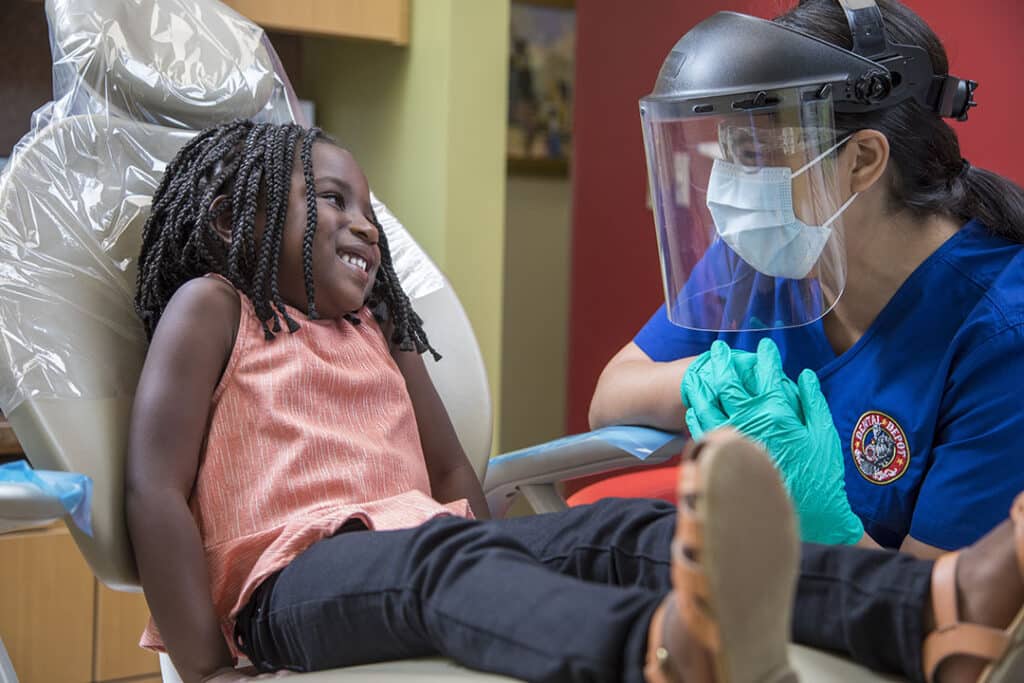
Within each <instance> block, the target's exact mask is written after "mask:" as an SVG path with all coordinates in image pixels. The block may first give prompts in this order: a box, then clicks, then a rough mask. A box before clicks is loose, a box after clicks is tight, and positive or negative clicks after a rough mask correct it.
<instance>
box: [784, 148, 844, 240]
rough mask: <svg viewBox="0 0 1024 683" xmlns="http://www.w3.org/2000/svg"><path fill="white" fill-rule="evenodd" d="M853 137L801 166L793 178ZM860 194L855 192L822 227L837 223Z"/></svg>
mask: <svg viewBox="0 0 1024 683" xmlns="http://www.w3.org/2000/svg"><path fill="white" fill-rule="evenodd" d="M852 137H853V133H851V134H849V135H847V136H846V137H845V138H843V139H842V140H840V141H839V142H837V143H836V144H834V145H832V146H831V147H829V148H828V149H826V150H825V151H824V152H822V153H821V154H819V155H818V156H816V157H814V158H813V159H811V160H810V161H808V162H807V163H806V164H804V165H803V166H801V167H800V170H798V171H796V172H795V173H794V174H793V175H792V176H791V177H793V178H796V177H797V176H798V175H800V174H801V173H803V172H804V171H806V170H807V169H809V168H810V167H811V166H814V165H815V164H816V163H818V162H819V161H821V160H822V159H824V158H825V157H827V156H828V155H829V154H831V153H832V152H834V151H836V150H837V149H839V148H840V147H842V146H843V145H845V144H846V143H847V142H849V141H850V139H851V138H852ZM859 194H860V192H854V193H853V194H852V195H850V198H849V199H847V200H846V202H844V203H843V205H842V206H840V207H839V209H838V210H837V211H836V212H835V213H834V214H832V218H829V219H828V220H827V221H825V223H824V224H823V225H822V226H821V227H823V228H827V227H829V226H831V225H832V224H833V223H835V222H836V219H838V218H839V217H840V216H841V215H843V211H846V209H847V207H848V206H850V204H852V203H853V200H854V199H856V198H857V195H859Z"/></svg>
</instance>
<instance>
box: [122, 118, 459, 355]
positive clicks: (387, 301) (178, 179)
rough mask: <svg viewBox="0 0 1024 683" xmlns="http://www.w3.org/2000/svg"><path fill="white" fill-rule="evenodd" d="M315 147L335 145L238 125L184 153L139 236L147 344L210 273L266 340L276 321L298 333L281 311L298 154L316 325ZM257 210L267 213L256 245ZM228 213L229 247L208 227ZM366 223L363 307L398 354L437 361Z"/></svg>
mask: <svg viewBox="0 0 1024 683" xmlns="http://www.w3.org/2000/svg"><path fill="white" fill-rule="evenodd" d="M317 140H324V141H326V142H329V143H331V144H336V143H334V141H333V140H331V139H330V138H328V137H327V136H325V135H324V134H323V132H322V131H320V129H318V128H312V129H309V130H307V129H305V128H303V127H301V126H298V125H296V124H283V125H277V124H269V123H261V124H257V123H253V122H251V121H244V120H238V121H233V122H231V123H227V124H223V125H220V126H215V127H213V128H208V129H206V130H204V131H202V132H200V133H199V134H198V135H196V136H195V137H194V138H192V140H190V141H189V142H188V144H186V145H185V146H184V147H182V148H181V150H180V151H179V152H178V154H177V155H176V156H175V157H174V159H173V160H172V161H171V163H170V164H168V166H167V170H166V171H165V173H164V176H163V179H162V180H161V181H160V186H159V187H158V188H157V190H156V193H155V194H154V195H153V205H152V211H151V213H150V216H149V218H148V219H147V221H146V225H145V227H144V228H143V232H142V250H141V253H140V254H139V273H138V280H137V283H136V292H135V311H136V313H138V315H139V318H141V319H142V323H143V325H144V326H145V328H146V334H147V335H148V336H149V337H152V335H153V331H154V330H155V329H156V325H157V323H158V322H159V321H160V316H161V315H163V312H164V308H166V306H167V302H168V301H170V299H171V297H172V296H173V295H174V292H176V291H177V290H178V288H179V287H181V285H183V284H184V283H185V282H187V281H188V280H191V279H192V278H196V277H202V276H203V275H206V274H208V273H217V274H219V275H222V276H224V277H226V278H227V279H228V280H230V281H231V283H232V284H233V285H234V286H235V287H237V288H238V289H239V290H240V291H242V292H243V293H245V295H246V296H248V297H249V299H250V300H251V301H252V303H253V308H254V309H255V311H256V316H257V317H258V318H259V319H260V321H261V322H262V324H263V332H264V335H265V336H266V338H267V339H268V340H271V339H273V338H274V334H275V333H276V332H280V331H281V319H283V320H284V322H285V324H286V325H287V326H288V330H289V331H290V332H295V331H296V330H298V329H299V324H298V323H297V322H295V320H294V319H292V317H291V316H290V315H288V311H287V310H286V309H285V303H284V300H283V299H282V298H281V294H280V292H279V291H278V281H277V272H278V261H279V260H280V255H281V236H282V234H283V232H284V223H285V214H286V213H287V210H288V190H289V187H290V185H291V175H292V168H293V165H294V163H295V154H296V150H298V152H299V156H300V159H301V163H302V170H303V176H304V177H305V185H306V192H305V201H306V232H305V235H304V239H303V250H302V251H303V253H302V256H303V259H302V261H303V264H302V265H303V274H304V276H305V285H306V298H307V306H308V309H307V310H308V315H309V317H310V318H316V317H317V313H316V305H315V302H314V291H313V252H312V247H313V235H314V234H315V232H316V224H317V210H316V190H315V188H314V178H313V154H312V151H313V143H314V142H316V141H317ZM221 195H223V196H224V197H225V198H226V200H227V201H222V202H220V203H218V204H217V206H216V207H215V206H214V199H216V198H217V197H219V196H221ZM257 207H262V208H263V210H264V211H265V213H266V222H265V227H264V229H263V234H262V236H261V237H260V240H259V243H258V244H257V240H256V231H255V225H256V220H255V219H256V211H257ZM225 211H227V212H229V216H230V220H231V239H230V241H228V242H227V243H225V241H224V239H223V238H222V237H221V235H220V234H219V233H218V232H217V230H216V229H215V223H214V222H215V220H216V219H217V218H218V217H219V216H220V214H222V213H223V212H225ZM370 219H371V220H372V222H373V224H374V225H375V226H376V228H377V232H378V235H379V237H378V247H379V248H380V260H381V262H380V268H379V269H378V270H377V277H376V280H375V281H374V283H373V289H372V291H371V293H370V297H369V301H367V305H368V306H369V307H370V308H371V309H373V310H374V313H375V314H376V315H377V316H378V318H384V317H387V318H389V319H390V320H391V321H392V322H393V323H394V333H393V335H392V338H391V341H392V342H393V343H395V344H397V345H398V347H399V348H400V349H401V350H402V351H413V350H415V351H416V352H418V353H423V352H424V351H430V352H431V353H432V354H433V355H434V357H435V358H440V356H439V355H438V354H437V352H436V351H434V349H433V348H432V347H431V346H430V342H429V341H428V340H427V335H426V334H425V333H424V331H423V325H422V323H423V321H422V320H421V319H420V317H419V316H418V315H416V312H415V311H413V309H412V305H411V304H410V303H409V298H408V297H407V296H406V294H405V291H403V290H402V286H401V284H400V283H399V281H398V276H397V275H396V274H395V269H394V266H393V265H392V263H391V252H390V250H389V249H388V242H387V237H386V235H385V234H384V229H383V228H382V227H381V225H380V223H379V222H378V221H377V218H376V216H373V215H371V216H370ZM346 317H347V318H348V320H349V321H350V322H352V323H353V324H358V322H359V319H358V318H356V317H354V316H346Z"/></svg>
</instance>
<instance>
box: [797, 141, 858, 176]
mask: <svg viewBox="0 0 1024 683" xmlns="http://www.w3.org/2000/svg"><path fill="white" fill-rule="evenodd" d="M852 137H853V133H851V134H849V135H847V136H846V137H845V138H843V139H842V140H840V141H839V142H837V143H836V144H834V145H832V146H831V147H829V148H828V149H826V150H825V151H824V152H822V153H821V154H819V155H818V156H816V157H814V158H813V159H811V160H810V161H808V162H807V163H806V164H804V165H803V166H801V167H800V170H798V171H795V172H794V173H793V175H792V176H791V177H793V178H796V177H797V176H798V175H800V174H801V173H803V172H804V171H806V170H807V169H809V168H810V167H811V166H814V165H815V164H816V163H818V162H819V161H821V160H822V159H824V158H825V157H827V156H828V155H829V154H831V153H832V152H834V151H836V150H837V149H839V148H840V147H842V146H843V145H845V144H846V143H847V142H849V141H850V138H852Z"/></svg>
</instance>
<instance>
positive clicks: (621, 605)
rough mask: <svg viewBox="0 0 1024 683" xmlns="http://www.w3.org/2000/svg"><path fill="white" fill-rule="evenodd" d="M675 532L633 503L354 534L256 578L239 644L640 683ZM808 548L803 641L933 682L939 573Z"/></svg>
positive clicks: (275, 665) (299, 665) (268, 657)
mask: <svg viewBox="0 0 1024 683" xmlns="http://www.w3.org/2000/svg"><path fill="white" fill-rule="evenodd" d="M674 527H675V507H674V506H672V505H669V504H667V503H664V502H659V501H650V500H625V499H610V500H606V501H602V502H600V503H597V504H595V505H591V506H585V507H580V508H574V509H572V510H568V511H566V512H560V513H554V514H548V515H536V516H531V517H520V518H515V519H508V520H495V521H487V522H474V521H468V520H463V519H459V518H453V517H442V518H438V519H434V520H432V521H430V522H427V523H426V524H424V525H422V526H420V527H417V528H413V529H404V530H400V531H383V532H368V531H365V530H358V527H357V528H356V530H352V527H349V528H348V529H346V530H345V531H344V533H338V534H336V535H335V536H332V537H331V538H327V539H324V540H322V541H320V542H319V543H316V544H315V545H313V546H312V547H310V548H309V549H308V550H306V552H304V553H303V554H301V555H300V556H299V557H297V558H296V559H295V560H294V561H293V562H292V563H291V564H290V565H289V566H287V567H286V568H284V569H283V570H281V571H280V572H278V573H277V574H275V575H274V576H272V577H270V578H269V579H267V580H266V581H265V582H264V583H263V584H262V585H261V586H260V587H259V589H258V590H257V591H256V593H255V594H254V595H253V597H252V599H251V600H250V601H249V603H248V604H247V605H246V607H245V608H244V609H243V610H242V611H241V612H240V613H239V615H238V622H237V627H236V636H237V640H238V644H239V647H240V648H241V650H242V651H243V652H244V653H245V654H246V655H247V656H248V657H249V658H250V659H251V660H252V662H253V663H254V664H255V665H256V667H257V668H258V669H260V670H261V671H270V670H275V669H282V668H284V669H292V670H296V671H315V670H321V669H329V668H335V667H342V666H352V665H355V664H364V663H369V662H378V661H386V660H393V659H404V658H409V657H421V656H430V655H442V656H446V657H450V658H452V659H454V660H455V661H457V662H459V663H461V664H463V665H465V666H467V667H470V668H473V669H479V670H483V671H489V672H493V673H498V674H504V675H507V676H511V677H513V678H518V679H521V680H525V681H609V682H611V681H616V682H618V681H627V682H637V683H639V682H641V681H643V675H642V671H643V664H644V659H645V655H646V646H647V629H648V625H649V623H650V619H651V616H652V614H653V613H654V610H655V608H656V607H657V606H658V604H659V603H660V602H661V600H662V599H663V598H664V596H665V594H666V593H667V592H668V590H669V589H670V578H669V545H670V542H671V539H672V534H673V530H674ZM804 552H805V559H804V568H805V571H807V570H808V564H810V565H811V566H810V568H809V569H810V573H811V576H812V581H811V582H810V583H808V584H807V586H806V587H805V585H804V580H803V579H801V582H800V587H799V590H798V596H797V608H796V615H797V616H796V619H795V628H794V631H795V637H796V639H797V640H798V641H800V642H805V643H808V644H812V645H815V646H817V647H824V648H828V649H833V650H838V651H841V652H845V653H847V654H851V655H853V656H855V657H857V658H858V659H860V660H861V661H863V662H864V663H865V664H868V665H871V666H875V667H877V668H881V669H883V670H895V671H901V670H902V671H903V672H904V673H907V674H908V675H912V676H916V677H920V673H919V671H920V648H921V644H920V640H921V631H922V626H921V619H922V614H923V609H924V605H925V604H926V602H927V581H924V582H923V585H918V582H916V581H914V580H908V579H907V578H906V576H905V572H903V571H902V570H903V569H909V570H910V571H909V572H906V574H907V575H909V576H918V575H921V576H924V577H927V576H928V574H929V572H930V564H929V563H924V562H920V563H918V562H917V561H915V560H911V559H909V558H898V557H896V556H895V555H894V554H891V553H878V552H871V551H864V550H860V549H856V548H831V547H824V546H810V545H808V546H805V549H804ZM844 558H849V559H848V560H847V559H844ZM879 581H885V585H884V586H883V585H881V584H880V583H879ZM805 588H806V590H805ZM893 596H897V597H898V598H899V600H894V599H893ZM803 603H806V604H803ZM897 603H898V604H897ZM915 604H916V605H917V608H916V609H915V607H914V605H915ZM890 605H892V606H893V607H894V608H895V607H899V609H894V610H890V609H889V607H890ZM802 609H804V610H806V612H807V614H808V618H807V619H803V618H802V616H801V610H802ZM882 650H885V652H882ZM908 665H909V666H910V670H908V669H907V668H906V667H907V666H908Z"/></svg>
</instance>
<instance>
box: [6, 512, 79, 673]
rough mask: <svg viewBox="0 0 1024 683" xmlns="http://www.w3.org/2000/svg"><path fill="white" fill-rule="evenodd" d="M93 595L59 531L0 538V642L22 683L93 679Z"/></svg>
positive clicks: (71, 546) (70, 544)
mask: <svg viewBox="0 0 1024 683" xmlns="http://www.w3.org/2000/svg"><path fill="white" fill-rule="evenodd" d="M94 592H95V580H94V579H93V577H92V572H90V571H89V567H88V565H86V563H85V560H83V559H82V556H81V554H80V553H79V552H78V548H77V547H76V546H75V543H74V541H72V540H71V535H70V534H69V533H68V532H67V529H65V528H64V527H63V526H59V527H50V528H47V529H44V530H33V531H24V532H19V533H13V534H5V535H3V536H0V637H2V638H3V639H4V645H5V646H6V647H7V652H8V654H10V656H11V661H12V663H13V664H14V670H15V671H16V672H17V674H18V680H19V681H20V682H21V683H53V682H54V681H61V682H62V683H87V682H88V681H90V680H92V655H93V601H94Z"/></svg>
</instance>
